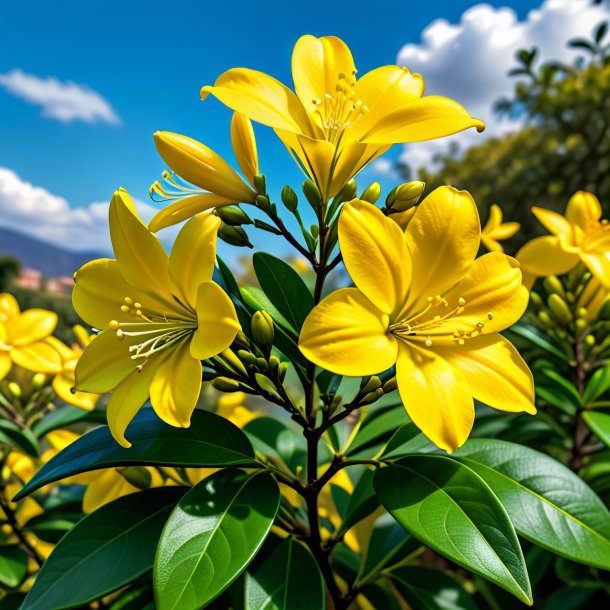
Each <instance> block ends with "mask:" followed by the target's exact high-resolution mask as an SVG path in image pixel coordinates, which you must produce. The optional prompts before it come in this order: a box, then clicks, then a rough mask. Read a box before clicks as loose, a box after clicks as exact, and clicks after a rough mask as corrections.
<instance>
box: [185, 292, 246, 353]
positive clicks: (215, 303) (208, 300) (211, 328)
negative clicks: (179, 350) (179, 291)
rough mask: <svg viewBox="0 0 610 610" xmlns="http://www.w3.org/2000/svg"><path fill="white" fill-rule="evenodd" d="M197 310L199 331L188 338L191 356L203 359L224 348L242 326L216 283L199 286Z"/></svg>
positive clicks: (230, 303)
mask: <svg viewBox="0 0 610 610" xmlns="http://www.w3.org/2000/svg"><path fill="white" fill-rule="evenodd" d="M196 309H197V323H198V328H197V330H196V331H195V333H194V334H193V338H192V339H191V347H190V349H191V355H192V356H193V358H197V359H199V360H206V359H207V358H211V357H212V356H215V355H216V354H220V352H223V351H224V350H225V349H227V347H229V346H230V345H231V343H233V339H235V335H237V333H238V332H239V331H240V330H241V326H240V325H239V322H238V320H237V313H236V312H235V306H234V305H233V302H232V301H231V299H230V298H229V297H228V295H227V293H226V292H225V291H224V290H223V289H222V288H221V287H220V286H219V285H218V284H216V283H215V282H206V283H205V284H201V286H199V291H198V292H197V307H196Z"/></svg>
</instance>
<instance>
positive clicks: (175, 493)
mask: <svg viewBox="0 0 610 610" xmlns="http://www.w3.org/2000/svg"><path fill="white" fill-rule="evenodd" d="M185 491H186V488H184V487H159V488H156V489H147V490H146V491H141V492H139V493H135V494H131V495H128V496H124V497H122V498H119V499H118V500H115V501H114V502H111V503H110V504H106V505H105V506H102V507H101V508H99V509H97V510H96V511H95V512H93V513H91V514H90V515H87V516H86V517H85V518H84V519H82V520H81V521H79V522H78V524H77V525H76V526H75V527H74V528H73V529H72V530H71V531H70V532H69V533H68V534H66V536H64V538H62V540H61V541H60V542H59V544H58V545H57V546H56V547H55V548H54V549H53V552H52V553H51V555H49V558H48V559H47V561H46V562H45V564H44V565H43V567H42V569H41V570H40V572H39V574H38V577H37V578H36V582H35V583H34V586H33V587H32V590H31V591H30V592H29V594H28V596H27V598H26V600H25V602H24V604H23V608H22V610H48V609H49V608H53V609H54V610H59V609H61V608H73V607H75V606H80V605H82V604H85V603H87V602H90V601H92V600H94V599H97V598H98V597H101V596H102V595H105V594H107V593H110V592H111V591H115V590H116V589H119V588H120V587H122V586H124V585H126V584H128V583H130V582H133V581H134V580H135V579H137V578H138V577H139V576H141V575H142V574H144V573H146V572H148V571H149V570H150V569H151V568H152V566H153V561H154V557H155V550H156V547H157V542H158V540H159V536H160V535H161V531H162V529H163V526H164V524H165V522H166V521H167V518H168V517H169V515H170V514H171V511H172V509H173V507H174V505H175V504H176V502H178V500H179V499H180V498H181V497H182V496H183V494H184V493H185Z"/></svg>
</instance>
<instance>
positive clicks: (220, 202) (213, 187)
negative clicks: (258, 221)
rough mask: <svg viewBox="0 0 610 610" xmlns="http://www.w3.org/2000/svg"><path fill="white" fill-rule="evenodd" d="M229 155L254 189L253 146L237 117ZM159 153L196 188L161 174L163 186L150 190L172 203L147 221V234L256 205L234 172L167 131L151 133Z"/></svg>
mask: <svg viewBox="0 0 610 610" xmlns="http://www.w3.org/2000/svg"><path fill="white" fill-rule="evenodd" d="M231 141H232V143H233V151H234V152H235V157H236V158H237V162H238V163H239V167H240V168H241V171H242V173H243V174H244V176H245V177H246V178H247V180H248V182H249V183H250V185H252V187H254V176H256V175H257V174H258V154H257V150H256V140H255V139H254V130H253V129H252V123H251V122H250V119H248V118H246V117H245V116H243V115H241V114H239V113H238V112H235V113H234V114H233V120H232V122H231ZM155 144H156V145H157V150H158V151H159V154H160V155H161V157H162V158H163V160H164V161H165V162H166V163H167V165H168V166H169V167H170V168H171V169H172V170H173V171H174V172H175V173H176V174H177V175H178V176H180V178H182V179H183V180H185V181H186V182H189V183H190V184H192V185H195V186H196V187H197V188H192V187H191V186H186V185H183V184H180V183H179V182H178V181H177V180H176V179H175V178H174V177H173V176H172V175H171V174H170V173H169V172H164V174H163V181H164V183H165V185H162V184H161V183H159V182H155V183H154V184H153V185H152V186H151V189H150V193H151V196H152V197H153V198H154V196H155V195H157V196H158V197H160V198H161V200H162V201H166V202H167V201H172V202H173V203H170V204H169V205H168V206H167V207H166V208H164V209H163V210H161V211H160V212H158V213H157V214H155V216H154V217H153V218H152V220H151V221H150V224H149V226H150V229H151V231H155V232H156V231H159V230H161V229H164V228H165V227H169V226H171V225H174V224H177V223H179V222H182V221H183V220H186V219H187V218H190V217H191V216H194V215H195V214H198V213H199V212H203V211H205V210H209V209H210V208H214V207H218V206H224V205H234V204H237V203H254V200H255V199H256V191H255V190H253V189H252V188H250V186H248V185H247V184H246V183H245V182H244V181H243V180H242V179H241V178H240V177H239V175H238V174H237V172H235V170H234V169H233V168H232V167H231V166H230V165H229V164H228V163H227V162H226V161H225V160H224V159H223V158H222V157H221V156H220V155H218V154H217V153H215V152H214V151H213V150H212V149H211V148H208V147H207V146H205V144H202V143H201V142H197V141H196V140H193V139H192V138H189V137H187V136H182V135H180V134H177V133H171V132H169V131H158V132H157V133H155Z"/></svg>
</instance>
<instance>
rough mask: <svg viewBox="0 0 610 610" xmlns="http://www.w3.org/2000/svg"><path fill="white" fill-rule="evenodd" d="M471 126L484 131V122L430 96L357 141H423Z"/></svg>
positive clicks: (465, 111) (396, 113)
mask: <svg viewBox="0 0 610 610" xmlns="http://www.w3.org/2000/svg"><path fill="white" fill-rule="evenodd" d="M470 127H476V129H477V131H483V130H484V129H485V123H483V121H481V120H479V119H475V118H473V117H471V116H470V115H469V114H468V111H467V110H466V108H464V107H463V106H462V105H460V104H458V103H457V102H455V101H454V100H452V99H449V98H447V97H440V96H435V95H429V96H426V97H422V98H420V99H418V100H415V101H413V102H411V103H410V104H406V105H404V106H403V107H402V108H400V109H398V110H395V111H394V112H392V113H391V114H389V115H387V116H386V117H385V118H384V119H382V120H379V121H378V122H377V123H375V124H374V125H372V126H371V129H370V130H369V131H368V132H367V133H366V134H364V135H363V136H362V137H361V138H360V140H361V141H362V142H370V143H375V144H399V143H402V142H423V141H425V140H434V139H436V138H443V137H445V136H450V135H452V134H454V133H458V132H459V131H464V130H465V129H468V128H470Z"/></svg>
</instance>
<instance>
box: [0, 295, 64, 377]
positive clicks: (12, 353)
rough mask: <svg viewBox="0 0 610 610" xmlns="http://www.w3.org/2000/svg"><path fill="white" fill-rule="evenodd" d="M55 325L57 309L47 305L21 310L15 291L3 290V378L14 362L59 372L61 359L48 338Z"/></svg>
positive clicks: (0, 367)
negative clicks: (47, 307)
mask: <svg viewBox="0 0 610 610" xmlns="http://www.w3.org/2000/svg"><path fill="white" fill-rule="evenodd" d="M56 326H57V314H56V313H55V312H53V311H47V310H46V309H26V310H25V311H24V312H21V310H20V309H19V303H17V299H15V297H14V296H13V295H12V294H9V293H7V292H5V293H3V294H0V379H3V378H4V377H5V376H6V375H7V373H8V372H9V371H10V370H11V367H12V365H13V363H14V364H16V365H18V366H21V367H23V368H24V369H27V370H29V371H33V372H35V373H44V374H46V375H52V374H55V373H58V372H59V371H60V370H61V359H60V357H59V354H58V353H57V352H56V351H55V349H53V347H51V345H49V343H48V342H47V341H46V339H47V338H48V337H49V336H50V335H51V334H52V333H53V331H54V330H55V327H56Z"/></svg>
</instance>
